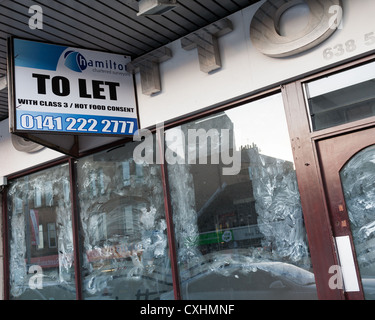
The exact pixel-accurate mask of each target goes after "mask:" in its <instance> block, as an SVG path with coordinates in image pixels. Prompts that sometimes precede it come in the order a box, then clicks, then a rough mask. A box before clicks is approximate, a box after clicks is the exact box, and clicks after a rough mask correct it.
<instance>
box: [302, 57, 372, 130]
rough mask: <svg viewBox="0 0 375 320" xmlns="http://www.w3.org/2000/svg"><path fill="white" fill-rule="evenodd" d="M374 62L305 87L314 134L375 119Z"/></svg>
mask: <svg viewBox="0 0 375 320" xmlns="http://www.w3.org/2000/svg"><path fill="white" fill-rule="evenodd" d="M374 78H375V63H369V64H367V65H364V66H361V67H357V68H354V69H351V70H349V71H345V72H341V73H339V74H335V75H332V76H329V77H326V78H324V79H319V80H316V81H313V82H310V83H308V84H306V89H307V98H308V103H309V108H310V109H309V110H310V116H311V125H312V129H313V130H314V131H316V130H321V129H326V128H330V127H333V126H337V125H340V124H344V123H349V122H352V121H356V120H361V119H365V118H367V117H371V116H375V79H374Z"/></svg>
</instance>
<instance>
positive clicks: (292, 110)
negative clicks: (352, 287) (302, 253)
mask: <svg viewBox="0 0 375 320" xmlns="http://www.w3.org/2000/svg"><path fill="white" fill-rule="evenodd" d="M371 61H375V55H374V54H372V55H369V56H366V57H360V58H358V57H357V59H356V60H353V61H349V62H345V63H343V64H341V65H338V66H333V67H331V68H330V69H328V70H325V71H322V72H320V73H318V74H315V75H313V76H308V77H306V78H303V79H301V80H297V81H294V82H291V83H288V84H285V85H283V86H282V94H283V99H284V106H285V112H286V117H287V121H288V127H289V135H290V139H291V145H292V149H293V155H294V162H295V166H296V173H297V181H298V186H299V190H300V197H301V205H302V210H303V215H304V220H305V227H306V231H307V237H308V242H309V248H310V254H311V261H312V265H313V271H314V274H315V281H316V286H317V292H318V298H319V299H322V300H346V299H349V298H353V296H350V295H349V296H348V294H347V293H346V292H345V291H344V289H340V288H337V289H331V288H330V286H329V284H330V281H331V278H332V276H333V274H332V273H331V271H330V270H332V269H331V267H332V266H338V265H340V263H339V256H338V251H337V246H336V241H335V232H334V228H333V226H332V223H331V218H330V204H329V199H328V198H327V194H326V190H325V186H324V181H323V170H322V167H321V164H320V161H319V151H318V144H319V141H322V140H328V139H331V138H335V137H338V136H341V135H344V134H347V133H350V132H354V131H358V130H363V129H366V128H370V127H375V117H370V118H367V119H363V120H359V121H355V122H351V123H348V124H343V125H339V126H336V127H332V128H328V129H324V130H320V131H316V132H313V131H312V130H311V128H310V119H309V113H308V106H307V102H306V96H305V90H304V84H305V83H306V82H308V81H312V80H317V79H319V78H323V77H326V76H327V75H332V74H335V73H338V72H342V71H345V70H348V69H351V68H353V67H357V66H360V65H363V64H366V63H369V62H371ZM354 298H355V297H354ZM357 298H359V299H360V298H361V296H359V297H357Z"/></svg>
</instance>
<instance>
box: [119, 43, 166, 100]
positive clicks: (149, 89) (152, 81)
mask: <svg viewBox="0 0 375 320" xmlns="http://www.w3.org/2000/svg"><path fill="white" fill-rule="evenodd" d="M171 57H172V52H171V50H170V49H168V48H167V47H161V48H159V49H156V50H154V51H152V52H150V53H147V54H145V55H143V56H141V57H139V58H137V59H134V60H133V61H132V62H129V63H128V64H127V65H126V70H127V71H128V72H130V73H133V74H134V73H137V72H140V74H141V86H142V93H143V94H145V95H152V94H154V93H158V92H160V91H161V81H160V69H159V64H160V63H161V62H164V61H167V60H168V59H170V58H171Z"/></svg>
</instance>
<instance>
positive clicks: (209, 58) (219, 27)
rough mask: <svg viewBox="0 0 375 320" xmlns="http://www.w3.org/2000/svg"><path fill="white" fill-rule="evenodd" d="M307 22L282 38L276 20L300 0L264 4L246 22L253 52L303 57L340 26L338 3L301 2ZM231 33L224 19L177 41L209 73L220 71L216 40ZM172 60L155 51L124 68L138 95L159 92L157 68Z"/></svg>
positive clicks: (168, 52) (169, 55)
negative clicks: (136, 80)
mask: <svg viewBox="0 0 375 320" xmlns="http://www.w3.org/2000/svg"><path fill="white" fill-rule="evenodd" d="M305 3H306V4H307V5H308V6H309V9H310V13H311V14H310V20H309V23H308V26H307V27H306V28H305V29H304V30H303V32H301V33H299V34H297V35H295V36H294V37H290V36H282V35H280V32H279V30H278V26H279V23H280V18H281V16H282V15H283V13H284V12H285V11H287V10H288V9H290V8H292V7H294V6H296V5H299V4H301V1H300V0H291V1H287V2H284V1H278V0H268V1H266V2H265V3H264V4H263V5H261V7H260V8H259V9H258V10H257V11H256V13H255V15H254V16H253V18H252V20H251V22H250V38H251V41H252V43H253V45H254V47H255V48H257V49H258V50H259V51H260V52H262V53H263V54H265V55H267V56H269V57H273V58H280V57H291V56H293V55H296V54H299V53H303V52H305V51H307V50H309V49H311V48H313V47H315V46H317V45H319V44H321V43H322V42H324V41H325V40H327V39H328V38H329V37H330V36H331V35H332V34H333V33H334V32H335V31H336V30H337V28H338V27H339V26H340V23H341V20H342V16H343V6H342V2H341V0H325V1H317V0H305ZM232 31H233V25H232V22H231V21H230V20H229V19H227V18H225V19H222V20H219V21H217V22H215V23H213V24H210V25H208V26H206V27H204V28H202V29H200V30H198V31H196V32H193V33H191V34H189V35H188V36H186V37H184V38H182V39H181V47H182V48H183V49H184V50H192V49H197V51H198V57H199V65H200V70H201V71H202V72H205V73H210V72H212V71H215V70H217V69H219V68H221V59H220V51H219V47H218V38H219V37H221V36H224V35H226V34H228V33H230V32H232ZM170 58H172V52H171V50H170V49H169V48H167V47H165V46H164V47H161V48H159V49H156V50H154V51H152V52H150V53H148V54H146V55H143V56H142V57H139V58H137V59H135V60H133V61H132V62H130V63H128V64H127V65H126V69H127V71H128V72H130V73H133V74H135V73H138V72H139V73H140V79H141V86H142V93H143V94H145V95H150V96H151V95H152V94H155V93H159V92H160V91H161V81H160V70H159V64H160V63H162V62H164V61H167V60H169V59H170Z"/></svg>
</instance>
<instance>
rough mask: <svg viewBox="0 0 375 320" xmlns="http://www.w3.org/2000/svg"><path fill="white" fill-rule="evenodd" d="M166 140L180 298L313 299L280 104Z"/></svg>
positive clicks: (214, 120) (243, 110)
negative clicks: (231, 158)
mask: <svg viewBox="0 0 375 320" xmlns="http://www.w3.org/2000/svg"><path fill="white" fill-rule="evenodd" d="M197 130H199V131H200V133H201V134H200V135H199V137H200V138H203V139H201V140H199V139H192V138H191V135H192V134H195V133H196V132H197ZM205 133H206V134H205ZM225 135H227V137H225ZM165 139H166V148H167V151H166V152H168V150H169V149H170V154H171V155H173V157H174V159H172V158H170V159H169V160H170V161H167V162H168V175H169V184H170V196H171V201H172V208H173V217H174V228H175V237H176V241H177V248H178V252H177V257H178V265H179V273H180V280H181V288H182V289H181V292H182V296H183V298H184V299H316V298H317V294H316V287H315V281H314V275H313V273H312V270H311V262H310V256H309V252H308V246H307V240H306V232H305V229H304V222H303V216H302V209H301V204H300V198H299V191H298V186H297V180H296V174H295V170H294V163H293V156H292V152H291V146H290V140H289V135H288V129H287V125H286V119H285V114H284V109H283V104H282V98H281V95H275V96H272V97H268V98H266V99H263V100H259V101H257V102H253V103H250V104H247V105H244V106H242V107H239V108H235V109H232V110H229V111H226V112H222V113H219V114H217V115H215V116H210V117H208V118H205V119H200V120H198V121H194V122H190V123H188V124H185V125H183V126H181V127H179V128H174V129H171V130H168V131H167V132H166V138H165ZM204 140H206V141H205V143H204ZM197 141H199V143H198V142H197ZM228 148H229V149H230V150H229V151H230V152H228V150H227V149H228ZM203 149H205V150H206V151H207V152H204V150H203ZM192 154H193V155H195V156H196V159H194V161H193V160H192V159H191V155H192ZM225 154H226V155H228V154H230V155H232V156H233V163H230V162H229V161H226V162H225V161H223V159H224V160H225V159H227V158H225V157H223V155H225ZM201 155H203V157H202V156H201ZM236 156H239V157H240V161H239V162H238V163H236V161H234V158H235V157H236ZM204 158H205V159H204ZM218 159H219V160H220V161H219V162H218V161H217V160H218ZM166 160H168V159H166ZM173 160H175V161H173ZM187 160H188V161H187ZM213 160H214V161H213ZM227 160H228V159H227ZM202 163H207V164H202ZM231 166H232V168H231V170H229V171H227V173H228V172H229V173H230V172H232V174H229V175H228V174H226V175H224V174H223V172H225V171H223V169H225V168H228V167H231ZM236 166H238V167H237V168H236ZM172 294H173V293H172V292H169V293H166V294H164V295H162V298H165V299H167V298H171V296H172Z"/></svg>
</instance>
